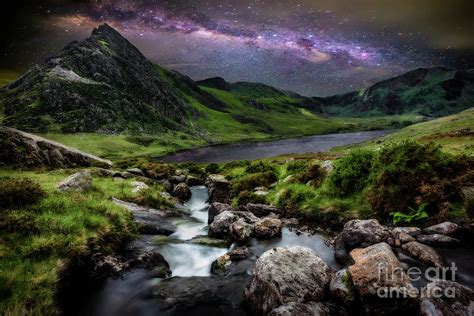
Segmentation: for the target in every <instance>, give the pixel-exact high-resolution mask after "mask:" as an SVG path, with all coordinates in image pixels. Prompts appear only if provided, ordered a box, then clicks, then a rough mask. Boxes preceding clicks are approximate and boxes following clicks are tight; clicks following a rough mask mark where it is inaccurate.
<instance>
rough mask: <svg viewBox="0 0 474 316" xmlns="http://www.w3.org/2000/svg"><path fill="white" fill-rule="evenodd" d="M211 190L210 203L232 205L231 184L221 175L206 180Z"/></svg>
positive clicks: (213, 175) (214, 175)
mask: <svg viewBox="0 0 474 316" xmlns="http://www.w3.org/2000/svg"><path fill="white" fill-rule="evenodd" d="M205 184H206V186H207V187H208V188H209V203H214V202H221V203H225V204H230V182H229V181H228V180H227V179H226V178H225V177H224V176H223V175H220V174H211V175H209V176H208V177H207V179H206V183H205Z"/></svg>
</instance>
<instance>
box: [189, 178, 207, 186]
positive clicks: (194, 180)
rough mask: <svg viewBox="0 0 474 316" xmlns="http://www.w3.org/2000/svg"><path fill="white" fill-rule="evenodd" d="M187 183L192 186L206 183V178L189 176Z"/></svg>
mask: <svg viewBox="0 0 474 316" xmlns="http://www.w3.org/2000/svg"><path fill="white" fill-rule="evenodd" d="M186 184H187V185H189V186H190V187H192V186H196V185H201V184H204V180H203V179H201V178H197V177H193V176H187V177H186Z"/></svg>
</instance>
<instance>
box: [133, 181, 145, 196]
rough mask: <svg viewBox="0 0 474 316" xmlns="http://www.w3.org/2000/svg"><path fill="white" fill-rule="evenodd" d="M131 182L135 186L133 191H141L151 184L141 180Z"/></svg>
mask: <svg viewBox="0 0 474 316" xmlns="http://www.w3.org/2000/svg"><path fill="white" fill-rule="evenodd" d="M131 184H132V186H133V189H132V192H133V193H137V192H140V191H141V190H145V189H148V188H149V186H148V185H147V184H146V183H144V182H140V181H133V182H132V183H131Z"/></svg>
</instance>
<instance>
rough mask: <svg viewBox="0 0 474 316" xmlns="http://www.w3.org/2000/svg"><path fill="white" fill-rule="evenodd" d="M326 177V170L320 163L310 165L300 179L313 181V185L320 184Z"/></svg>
mask: <svg viewBox="0 0 474 316" xmlns="http://www.w3.org/2000/svg"><path fill="white" fill-rule="evenodd" d="M325 177H326V171H325V170H324V169H323V168H321V165H320V164H319V163H314V164H312V165H310V166H309V167H308V168H306V170H305V171H304V173H303V174H302V175H301V176H300V177H299V181H300V182H302V183H307V182H311V185H313V186H319V185H321V183H322V182H323V180H324V178H325Z"/></svg>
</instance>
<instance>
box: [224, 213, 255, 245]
mask: <svg viewBox="0 0 474 316" xmlns="http://www.w3.org/2000/svg"><path fill="white" fill-rule="evenodd" d="M253 235H254V225H252V224H249V223H247V222H246V221H245V220H244V219H243V218H240V219H239V220H238V221H236V222H233V223H232V225H230V228H229V236H230V237H231V238H232V240H234V241H237V242H244V241H247V240H249V239H250V237H252V236H253Z"/></svg>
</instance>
